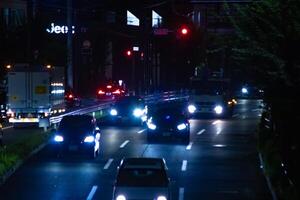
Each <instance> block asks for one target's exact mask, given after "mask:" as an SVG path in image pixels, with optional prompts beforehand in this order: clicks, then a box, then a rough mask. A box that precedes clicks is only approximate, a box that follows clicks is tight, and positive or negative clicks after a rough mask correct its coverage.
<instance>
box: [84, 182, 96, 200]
mask: <svg viewBox="0 0 300 200" xmlns="http://www.w3.org/2000/svg"><path fill="white" fill-rule="evenodd" d="M97 189H98V186H97V185H94V186H93V187H92V189H91V191H90V193H89V195H88V197H87V198H86V200H92V199H93V197H94V195H95V193H96V191H97Z"/></svg>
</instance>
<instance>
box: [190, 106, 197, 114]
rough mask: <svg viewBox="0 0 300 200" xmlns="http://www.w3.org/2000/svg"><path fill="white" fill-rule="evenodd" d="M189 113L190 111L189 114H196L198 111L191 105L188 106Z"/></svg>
mask: <svg viewBox="0 0 300 200" xmlns="http://www.w3.org/2000/svg"><path fill="white" fill-rule="evenodd" d="M188 111H189V113H194V112H195V111H196V106H194V105H189V106H188Z"/></svg>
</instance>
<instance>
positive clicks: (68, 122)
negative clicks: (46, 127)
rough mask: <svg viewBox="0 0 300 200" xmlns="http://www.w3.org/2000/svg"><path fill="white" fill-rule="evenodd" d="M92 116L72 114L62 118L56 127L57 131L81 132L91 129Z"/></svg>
mask: <svg viewBox="0 0 300 200" xmlns="http://www.w3.org/2000/svg"><path fill="white" fill-rule="evenodd" d="M92 120H93V119H92V118H91V117H90V116H72V117H66V118H63V119H62V121H61V122H60V125H59V127H58V131H63V132H66V133H68V132H73V133H76V132H82V131H91V130H92V129H93V123H92Z"/></svg>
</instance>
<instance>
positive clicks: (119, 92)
mask: <svg viewBox="0 0 300 200" xmlns="http://www.w3.org/2000/svg"><path fill="white" fill-rule="evenodd" d="M113 94H121V91H120V90H119V89H117V90H115V91H113Z"/></svg>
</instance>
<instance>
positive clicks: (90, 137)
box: [84, 135, 95, 143]
mask: <svg viewBox="0 0 300 200" xmlns="http://www.w3.org/2000/svg"><path fill="white" fill-rule="evenodd" d="M94 140H95V138H94V136H92V135H90V136H86V137H85V138H84V142H88V143H89V142H94Z"/></svg>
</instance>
